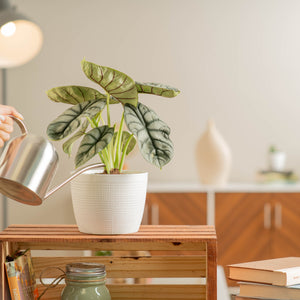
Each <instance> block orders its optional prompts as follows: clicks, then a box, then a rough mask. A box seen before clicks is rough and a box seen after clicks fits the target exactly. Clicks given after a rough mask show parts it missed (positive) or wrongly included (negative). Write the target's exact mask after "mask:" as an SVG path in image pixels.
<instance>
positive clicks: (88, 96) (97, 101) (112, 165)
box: [47, 60, 179, 173]
mask: <svg viewBox="0 0 300 300" xmlns="http://www.w3.org/2000/svg"><path fill="white" fill-rule="evenodd" d="M81 66H82V70H83V72H84V74H85V75H86V76H87V77H88V78H89V79H90V80H92V81H93V82H95V83H97V84H99V85H100V86H101V88H102V89H103V90H104V91H105V94H102V93H100V92H99V91H97V90H95V89H93V88H90V87H84V86H74V85H70V86H61V87H56V88H52V89H50V90H49V91H47V95H48V97H49V98H50V99H51V100H53V101H55V102H62V103H67V104H71V105H72V106H71V107H70V108H68V109H67V110H66V111H65V112H64V113H62V114H61V115H60V116H58V117H57V118H56V119H55V120H54V121H52V122H51V123H50V124H49V126H48V128H47V135H48V136H49V138H50V139H52V140H55V141H57V140H61V139H64V138H66V137H69V136H70V135H72V134H73V135H72V136H71V137H69V139H68V140H67V141H66V142H65V143H64V144H63V150H64V152H66V153H67V154H69V155H71V151H72V146H73V144H74V142H76V141H77V140H78V139H80V138H82V140H81V143H80V145H79V148H78V151H77V153H76V156H75V166H76V167H79V166H81V165H83V164H84V163H86V162H87V161H88V160H90V159H91V158H93V157H94V156H95V155H97V154H98V155H99V156H100V159H101V161H102V162H103V163H104V164H105V168H106V172H107V173H112V172H121V171H122V169H123V165H124V160H125V157H126V156H127V155H128V154H129V153H130V152H131V151H132V150H133V148H134V147H135V144H136V140H137V142H138V145H139V149H140V151H141V154H142V156H143V157H144V158H145V159H146V160H147V161H148V162H150V163H151V164H153V165H155V166H157V167H159V168H162V167H163V166H164V165H165V164H167V163H168V162H169V161H170V160H171V158H172V156H173V144H172V141H171V140H170V137H169V135H170V128H169V127H168V125H167V124H166V123H164V122H163V121H161V120H160V119H159V117H158V115H157V114H156V113H155V112H154V111H153V110H152V109H150V108H149V107H147V106H146V105H145V104H142V103H140V101H139V94H140V93H147V94H153V95H158V96H163V97H168V98H172V97H175V96H176V95H178V94H179V90H178V89H176V88H172V87H170V86H166V85H162V84H155V83H140V82H135V81H134V80H133V79H131V78H130V77H129V76H128V75H126V74H124V73H122V72H120V71H117V70H114V69H112V68H108V67H103V66H99V65H96V64H94V63H91V62H88V61H86V60H83V61H82V62H81ZM116 104H121V105H122V107H123V113H122V116H121V120H120V123H119V127H118V128H117V124H115V123H114V124H113V123H112V121H111V114H110V109H111V107H112V106H113V105H116ZM105 108H106V121H105V120H104V119H103V112H104V109H105ZM124 122H125V123H126V126H127V128H128V131H127V130H125V129H124V127H125V126H124Z"/></svg>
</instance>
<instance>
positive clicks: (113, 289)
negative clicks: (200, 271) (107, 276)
mask: <svg viewBox="0 0 300 300" xmlns="http://www.w3.org/2000/svg"><path fill="white" fill-rule="evenodd" d="M107 287H108V289H109V292H110V294H111V297H112V299H116V300H173V299H176V300H192V299H193V300H204V299H206V298H205V297H206V296H205V294H206V289H205V286H203V285H175V284H174V285H154V284H153V285H152V284H149V285H135V284H128V285H107ZM63 288H64V286H63V285H60V286H57V287H55V288H53V289H49V290H48V291H47V292H46V294H45V300H57V299H59V297H60V295H61V291H62V289H63ZM38 289H39V292H40V293H41V291H43V290H44V287H43V286H40V285H38ZM210 299H212V298H210Z"/></svg>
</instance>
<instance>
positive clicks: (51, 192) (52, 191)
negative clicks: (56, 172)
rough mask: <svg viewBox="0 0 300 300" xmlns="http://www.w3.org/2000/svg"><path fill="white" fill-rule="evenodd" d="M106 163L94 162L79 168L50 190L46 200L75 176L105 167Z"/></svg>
mask: <svg viewBox="0 0 300 300" xmlns="http://www.w3.org/2000/svg"><path fill="white" fill-rule="evenodd" d="M104 167H105V165H104V164H100V163H99V164H92V165H88V166H86V167H83V168H81V169H79V170H78V171H76V172H75V173H74V174H73V175H72V176H70V177H69V178H68V179H66V180H65V181H64V182H62V183H61V184H59V185H58V186H56V187H54V188H53V189H52V190H51V191H49V192H48V193H47V194H46V195H45V197H44V200H45V199H47V198H48V197H50V196H51V195H52V194H53V193H55V192H56V191H57V190H59V189H60V188H61V187H63V186H64V185H65V184H66V183H68V182H70V181H71V180H72V179H74V178H75V177H77V176H78V175H80V174H82V173H84V172H86V171H88V170H91V169H98V168H104Z"/></svg>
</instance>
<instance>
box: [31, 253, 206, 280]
mask: <svg viewBox="0 0 300 300" xmlns="http://www.w3.org/2000/svg"><path fill="white" fill-rule="evenodd" d="M32 260H33V265H34V269H35V271H36V274H37V277H39V274H40V272H41V271H42V270H44V269H45V268H49V267H59V268H61V269H65V266H66V264H69V263H74V262H94V263H102V264H105V266H106V272H107V277H109V278H147V277H148V278H149V277H152V278H160V277H206V257H205V256H187V257H186V256H153V257H116V256H109V257H103V256H93V257H91V256H90V257H88V256H84V257H33V258H32ZM58 275H59V274H58V272H57V270H55V269H53V268H51V269H49V270H48V271H47V272H45V274H44V277H45V276H47V278H54V277H56V276H58Z"/></svg>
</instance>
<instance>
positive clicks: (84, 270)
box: [66, 263, 106, 277]
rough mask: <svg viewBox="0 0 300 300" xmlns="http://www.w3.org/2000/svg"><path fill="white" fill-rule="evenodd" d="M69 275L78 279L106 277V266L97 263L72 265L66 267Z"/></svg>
mask: <svg viewBox="0 0 300 300" xmlns="http://www.w3.org/2000/svg"><path fill="white" fill-rule="evenodd" d="M66 273H67V275H72V276H78V277H91V276H97V277H98V276H105V275H106V271H105V265H103V264H96V263H72V264H68V265H66Z"/></svg>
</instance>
